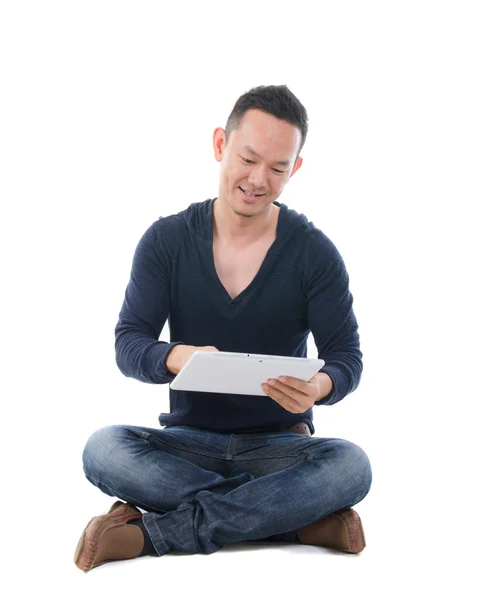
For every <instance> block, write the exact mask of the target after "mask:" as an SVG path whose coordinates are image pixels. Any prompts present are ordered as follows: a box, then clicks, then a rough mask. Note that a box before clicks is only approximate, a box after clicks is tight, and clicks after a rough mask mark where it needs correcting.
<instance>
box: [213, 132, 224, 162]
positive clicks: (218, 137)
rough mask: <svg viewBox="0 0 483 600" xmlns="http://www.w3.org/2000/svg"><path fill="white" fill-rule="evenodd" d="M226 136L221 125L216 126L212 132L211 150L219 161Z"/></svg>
mask: <svg viewBox="0 0 483 600" xmlns="http://www.w3.org/2000/svg"><path fill="white" fill-rule="evenodd" d="M225 142H226V136H225V130H224V129H223V128H222V127H217V128H216V129H215V131H214V132H213V150H214V153H215V159H216V160H217V161H218V162H221V157H222V154H223V148H224V147H225Z"/></svg>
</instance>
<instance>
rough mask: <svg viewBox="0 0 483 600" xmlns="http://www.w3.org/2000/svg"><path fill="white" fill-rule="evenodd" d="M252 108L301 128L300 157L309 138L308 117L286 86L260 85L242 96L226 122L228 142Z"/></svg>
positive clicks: (302, 106)
mask: <svg viewBox="0 0 483 600" xmlns="http://www.w3.org/2000/svg"><path fill="white" fill-rule="evenodd" d="M252 108H256V109H258V110H262V111H264V112H266V113H269V114H271V115H273V116H274V117H277V118H278V119H283V120H284V121H288V122H289V123H292V125H295V126H296V127H298V128H299V130H300V133H301V134H302V141H301V143H300V148H299V151H298V154H297V157H298V155H299V154H300V151H301V150H302V147H303V145H304V144H305V139H306V137H307V131H308V116H307V111H306V109H305V107H304V105H303V104H302V103H301V102H300V100H299V99H298V98H297V97H296V96H295V95H294V94H293V93H292V92H291V91H290V90H289V89H288V87H287V86H286V85H259V86H258V87H254V88H252V89H251V90H249V91H248V92H246V93H245V94H243V95H242V96H240V97H239V98H238V100H237V101H236V102H235V106H234V107H233V109H232V111H231V113H230V116H229V117H228V120H227V122H226V126H225V135H226V141H227V142H228V139H229V137H230V134H231V132H232V131H233V130H234V129H236V128H237V127H238V126H239V125H240V122H241V120H242V118H243V116H244V114H245V113H246V112H247V111H248V110H250V109H252Z"/></svg>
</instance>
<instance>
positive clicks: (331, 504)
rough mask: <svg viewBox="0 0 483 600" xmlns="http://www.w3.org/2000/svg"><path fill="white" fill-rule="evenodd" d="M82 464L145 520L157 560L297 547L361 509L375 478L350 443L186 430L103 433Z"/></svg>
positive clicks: (122, 429)
mask: <svg viewBox="0 0 483 600" xmlns="http://www.w3.org/2000/svg"><path fill="white" fill-rule="evenodd" d="M83 463H84V471H85V474H86V477H87V479H88V480H89V481H90V482H91V483H93V484H94V485H95V486H97V487H98V488H99V489H100V490H102V491H103V492H104V493H106V494H108V495H109V496H116V497H118V498H120V499H121V500H124V501H126V502H129V503H131V504H134V505H135V506H137V507H139V508H141V509H143V510H145V511H147V512H145V513H143V515H142V519H143V523H144V525H145V527H146V529H147V531H148V533H149V536H150V538H151V540H152V543H153V546H154V548H155V550H156V552H157V553H158V554H159V555H160V556H161V555H163V554H165V553H167V552H169V551H171V550H183V551H186V552H191V553H196V552H201V553H204V554H211V553H212V552H216V551H217V550H219V549H220V547H222V546H225V545H228V544H235V543H237V542H248V541H255V540H263V541H285V542H293V543H299V541H298V538H297V536H296V531H297V530H298V529H300V528H302V527H304V526H305V525H309V524H310V523H314V522H315V521H318V520H319V519H321V518H322V517H325V516H327V515H329V514H331V513H333V512H335V511H337V510H342V509H344V508H349V507H351V506H353V505H354V504H357V503H358V502H360V501H361V500H362V499H363V498H364V497H365V496H366V494H367V493H368V491H369V489H370V486H371V479H372V472H371V467H370V463H369V460H368V458H367V456H366V454H365V452H364V451H363V450H362V449H361V448H359V446H356V445H355V444H353V443H351V442H348V441H346V440H342V439H337V438H314V437H308V436H304V435H300V434H298V433H291V432H276V433H244V434H230V433H214V432H211V431H206V430H202V429H196V428H193V427H187V426H170V427H166V428H164V429H150V428H148V427H137V426H131V425H113V426H108V427H103V428H102V429H99V430H98V431H96V432H94V433H93V434H92V435H91V437H90V438H89V440H88V441H87V444H86V446H85V449H84V452H83Z"/></svg>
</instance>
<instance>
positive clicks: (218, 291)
mask: <svg viewBox="0 0 483 600" xmlns="http://www.w3.org/2000/svg"><path fill="white" fill-rule="evenodd" d="M215 200H216V198H213V199H212V200H210V202H209V206H208V211H207V223H206V239H207V241H208V243H209V250H210V251H209V252H208V253H207V254H208V260H207V263H208V264H207V265H206V266H207V272H208V274H209V276H210V279H211V280H212V281H213V289H214V293H215V295H216V297H217V299H218V306H219V307H220V308H222V307H223V306H225V307H226V306H230V307H231V308H235V307H236V306H237V305H239V304H241V303H242V302H243V301H244V300H245V299H246V298H248V297H249V296H250V295H251V294H252V292H253V291H254V290H255V289H256V288H257V287H258V286H259V284H260V282H261V281H263V279H264V277H265V275H266V274H267V273H268V271H269V270H270V269H271V267H272V265H273V263H274V261H275V258H276V256H277V254H278V250H279V248H280V246H281V243H282V240H283V239H284V238H285V237H286V235H285V234H286V227H285V225H286V223H285V221H286V217H287V210H288V208H287V206H286V205H285V204H283V203H280V202H276V201H275V202H274V203H273V204H275V206H278V207H279V208H280V212H279V214H278V221H277V229H276V236H275V240H274V241H273V243H272V245H271V246H270V248H269V249H268V251H267V254H266V255H265V258H264V259H263V262H262V264H261V266H260V268H259V269H258V272H257V274H256V275H255V277H254V278H253V279H252V281H251V282H250V283H249V284H248V286H247V287H246V288H245V289H244V290H243V291H241V292H240V293H239V294H238V296H236V297H235V298H232V297H231V296H230V294H229V293H228V292H227V290H226V288H225V286H224V285H223V284H222V283H221V280H220V278H219V277H218V273H217V272H216V267H215V257H214V253H213V204H214V202H215Z"/></svg>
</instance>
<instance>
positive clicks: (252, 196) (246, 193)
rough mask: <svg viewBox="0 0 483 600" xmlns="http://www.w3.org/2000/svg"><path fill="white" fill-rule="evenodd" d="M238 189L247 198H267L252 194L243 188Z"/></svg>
mask: <svg viewBox="0 0 483 600" xmlns="http://www.w3.org/2000/svg"><path fill="white" fill-rule="evenodd" d="M238 188H239V189H240V190H241V191H242V192H243V193H244V194H245V196H247V197H248V198H254V199H255V198H261V197H262V196H265V194H251V193H250V192H248V191H246V190H244V189H243V188H242V187H240V186H238Z"/></svg>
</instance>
